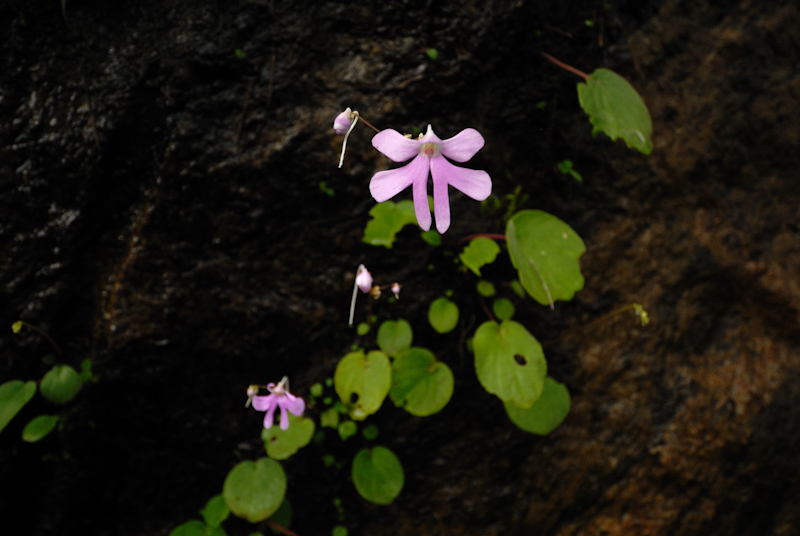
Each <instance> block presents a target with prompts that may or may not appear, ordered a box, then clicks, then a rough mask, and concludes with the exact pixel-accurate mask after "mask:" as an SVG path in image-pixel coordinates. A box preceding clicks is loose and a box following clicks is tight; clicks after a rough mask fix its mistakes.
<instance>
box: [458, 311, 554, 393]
mask: <svg viewBox="0 0 800 536" xmlns="http://www.w3.org/2000/svg"><path fill="white" fill-rule="evenodd" d="M472 344H473V347H474V349H475V371H476V373H477V375H478V380H479V381H480V382H481V385H483V388H484V389H486V390H487V391H488V392H490V393H492V394H495V395H497V396H498V397H499V398H500V400H502V401H503V402H513V403H514V404H516V405H517V406H519V407H521V408H529V407H531V406H532V405H533V403H534V402H536V400H537V399H538V398H539V397H540V396H541V394H542V389H543V388H544V379H545V376H546V375H547V362H546V361H545V359H544V352H543V351H542V346H541V345H540V344H539V341H537V340H536V339H535V338H534V336H533V335H531V334H530V333H529V332H528V330H527V329H525V328H524V327H523V326H522V325H521V324H518V323H516V322H514V321H513V320H506V321H505V322H503V323H501V324H498V323H497V322H484V323H483V324H481V325H480V327H478V329H477V330H476V331H475V337H474V338H473V340H472Z"/></svg>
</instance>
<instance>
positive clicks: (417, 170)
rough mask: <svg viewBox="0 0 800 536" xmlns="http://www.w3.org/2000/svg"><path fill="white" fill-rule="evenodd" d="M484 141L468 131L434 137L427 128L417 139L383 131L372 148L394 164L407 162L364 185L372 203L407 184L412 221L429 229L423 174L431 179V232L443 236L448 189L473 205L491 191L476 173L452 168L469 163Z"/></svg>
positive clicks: (485, 176) (485, 175)
mask: <svg viewBox="0 0 800 536" xmlns="http://www.w3.org/2000/svg"><path fill="white" fill-rule="evenodd" d="M483 145H484V139H483V136H481V135H480V133H479V132H478V131H477V130H475V129H474V128H468V129H465V130H462V131H461V132H459V133H458V134H456V135H455V136H453V137H452V138H448V139H446V140H442V139H440V138H439V137H438V136H437V135H436V134H435V133H434V132H433V128H431V126H430V125H428V131H427V132H426V133H425V135H424V136H422V135H420V137H419V138H417V139H411V138H410V137H406V136H404V135H402V134H400V133H399V132H397V131H396V130H392V129H386V130H382V131H380V132H379V133H377V134H375V136H373V138H372V146H373V147H375V148H376V149H377V150H379V151H380V152H382V153H383V154H384V155H386V156H388V157H389V158H390V159H391V160H393V161H395V162H405V161H406V160H409V159H412V158H413V160H411V162H409V163H408V164H406V165H405V166H403V167H400V168H397V169H390V170H386V171H379V172H378V173H376V174H375V176H374V177H372V180H371V181H370V183H369V191H370V193H371V194H372V197H374V198H375V201H377V202H378V203H382V202H383V201H386V200H388V199H391V198H392V197H394V196H395V195H397V194H398V193H400V192H401V191H403V190H405V189H406V188H407V187H408V186H412V188H413V190H412V194H413V198H414V211H415V213H416V215H417V223H419V226H420V227H421V228H422V229H423V230H424V231H427V230H429V229H430V228H431V213H430V209H429V208H428V174H429V173H430V175H431V177H432V178H433V213H434V215H435V216H436V229H437V230H438V231H439V232H440V233H444V232H445V231H447V229H448V228H449V227H450V199H449V198H448V191H447V189H448V188H447V187H448V186H452V187H453V188H455V189H456V190H459V191H461V192H463V193H464V194H466V195H468V196H469V197H471V198H472V199H474V200H476V201H483V200H484V199H486V198H487V197H489V194H491V193H492V179H491V178H490V177H489V174H488V173H486V172H485V171H482V170H477V169H468V168H462V167H458V166H455V165H453V164H451V163H450V162H449V161H448V160H447V159H448V158H449V159H450V160H454V161H455V162H466V161H468V160H470V159H471V158H472V157H473V156H475V154H476V153H477V152H478V151H479V150H480V149H481V148H482V147H483Z"/></svg>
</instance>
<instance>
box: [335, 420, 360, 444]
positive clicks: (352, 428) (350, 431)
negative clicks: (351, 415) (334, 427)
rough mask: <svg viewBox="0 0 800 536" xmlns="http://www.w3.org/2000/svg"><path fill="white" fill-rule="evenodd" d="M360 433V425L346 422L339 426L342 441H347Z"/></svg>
mask: <svg viewBox="0 0 800 536" xmlns="http://www.w3.org/2000/svg"><path fill="white" fill-rule="evenodd" d="M357 433H358V425H357V424H356V423H354V422H353V421H344V422H343V423H341V424H340V425H339V437H340V438H341V440H342V441H347V438H349V437H353V436H354V435H356V434H357Z"/></svg>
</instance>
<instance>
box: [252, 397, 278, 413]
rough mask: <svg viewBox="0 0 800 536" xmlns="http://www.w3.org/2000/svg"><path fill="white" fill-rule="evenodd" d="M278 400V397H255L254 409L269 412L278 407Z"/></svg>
mask: <svg viewBox="0 0 800 536" xmlns="http://www.w3.org/2000/svg"><path fill="white" fill-rule="evenodd" d="M276 398H277V395H267V396H254V397H253V407H254V408H255V409H257V410H258V411H267V410H268V409H269V408H271V407H274V406H275V405H277V400H275V399H276Z"/></svg>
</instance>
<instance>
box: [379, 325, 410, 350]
mask: <svg viewBox="0 0 800 536" xmlns="http://www.w3.org/2000/svg"><path fill="white" fill-rule="evenodd" d="M413 337H414V333H413V332H412V331H411V324H409V323H408V322H406V321H405V320H403V319H402V318H401V319H400V320H398V321H396V322H395V321H394V320H386V321H385V322H383V323H381V326H380V327H379V328H378V340H377V342H378V348H380V349H381V350H383V351H384V352H386V353H387V354H389V355H391V356H393V355H396V354H397V353H398V352H401V351H403V350H405V349H406V348H409V347H410V346H411V341H412V339H413Z"/></svg>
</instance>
